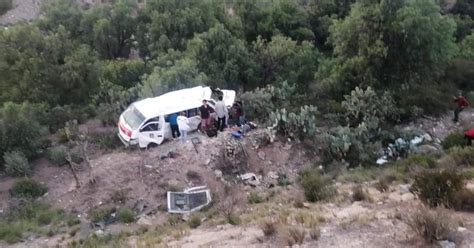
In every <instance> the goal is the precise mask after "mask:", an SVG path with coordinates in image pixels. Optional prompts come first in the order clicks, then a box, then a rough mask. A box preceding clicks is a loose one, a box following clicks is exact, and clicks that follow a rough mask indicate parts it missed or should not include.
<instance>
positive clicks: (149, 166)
mask: <svg viewBox="0 0 474 248" xmlns="http://www.w3.org/2000/svg"><path fill="white" fill-rule="evenodd" d="M145 168H148V169H151V168H153V166H151V165H149V164H146V165H145Z"/></svg>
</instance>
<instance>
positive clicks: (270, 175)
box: [267, 171, 279, 179]
mask: <svg viewBox="0 0 474 248" xmlns="http://www.w3.org/2000/svg"><path fill="white" fill-rule="evenodd" d="M267 177H268V178H270V179H278V178H279V175H278V173H276V172H274V171H269V172H268V173H267Z"/></svg>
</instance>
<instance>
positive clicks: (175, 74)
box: [139, 58, 207, 98]
mask: <svg viewBox="0 0 474 248" xmlns="http://www.w3.org/2000/svg"><path fill="white" fill-rule="evenodd" d="M206 81H207V77H206V75H205V74H204V73H202V72H200V71H199V69H198V63H197V61H195V60H193V59H190V58H183V59H179V60H176V61H169V62H168V65H167V66H156V67H155V68H154V70H153V72H152V73H151V74H150V75H149V76H148V77H147V78H146V79H145V81H144V82H143V85H142V86H141V87H140V91H139V95H140V96H141V97H143V98H145V97H155V96H159V95H161V94H164V93H166V92H169V91H172V90H178V89H183V88H187V87H192V86H198V85H205V82H206Z"/></svg>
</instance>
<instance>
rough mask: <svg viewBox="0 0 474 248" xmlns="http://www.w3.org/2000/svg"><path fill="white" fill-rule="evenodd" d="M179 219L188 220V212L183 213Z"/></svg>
mask: <svg viewBox="0 0 474 248" xmlns="http://www.w3.org/2000/svg"><path fill="white" fill-rule="evenodd" d="M181 219H182V220H183V221H184V222H187V221H188V220H189V214H183V215H182V216H181Z"/></svg>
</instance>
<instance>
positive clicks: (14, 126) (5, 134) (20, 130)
mask: <svg viewBox="0 0 474 248" xmlns="http://www.w3.org/2000/svg"><path fill="white" fill-rule="evenodd" d="M37 108H38V105H34V104H30V103H26V102H25V103H22V104H16V103H12V102H7V103H4V105H3V107H2V108H0V155H2V160H3V154H4V153H5V152H11V151H20V152H22V153H23V154H24V155H25V157H26V158H28V159H29V158H32V157H34V156H36V155H38V154H39V152H40V151H41V145H42V144H43V138H42V136H43V135H44V134H45V132H47V129H46V128H45V127H44V126H41V125H40V123H39V122H38V120H37V118H38V116H37V114H39V113H37V112H38V111H37ZM0 162H1V161H0Z"/></svg>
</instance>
